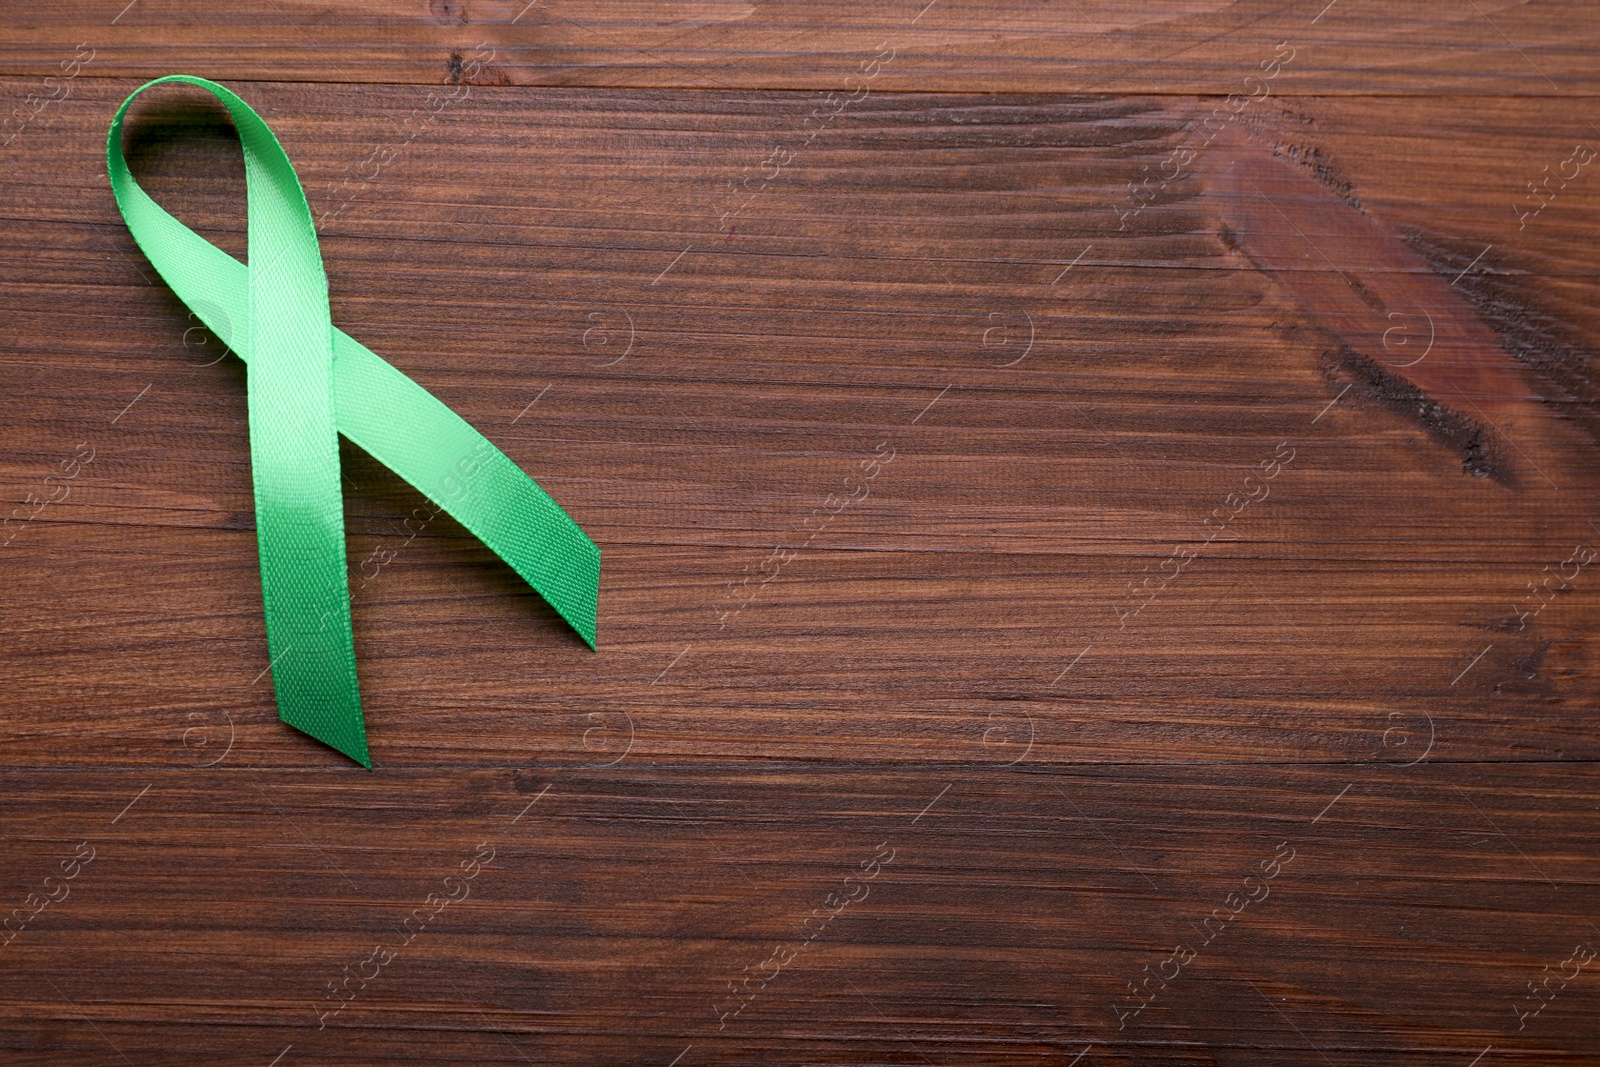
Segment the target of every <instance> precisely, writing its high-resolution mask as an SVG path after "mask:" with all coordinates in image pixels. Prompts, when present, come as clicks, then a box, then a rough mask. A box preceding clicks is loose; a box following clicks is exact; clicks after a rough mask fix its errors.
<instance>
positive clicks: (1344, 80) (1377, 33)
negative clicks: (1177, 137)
mask: <svg viewBox="0 0 1600 1067" xmlns="http://www.w3.org/2000/svg"><path fill="white" fill-rule="evenodd" d="M119 8H120V9H121V10H120V11H119V10H118V9H119ZM80 44H82V45H84V46H85V51H83V52H82V53H77V52H76V49H77V47H78V46H79V45H80ZM1280 46H1282V48H1281V49H1280ZM1597 46H1600V18H1596V16H1595V13H1594V12H1593V11H1592V10H1591V9H1590V8H1588V7H1586V6H1584V5H1582V4H1576V3H1561V4H1525V3H1520V2H1516V0H1474V2H1473V3H1470V4H1461V3H1457V2H1455V0H1418V2H1415V3H1408V4H1406V5H1404V6H1403V7H1399V8H1390V9H1385V10H1384V11H1383V12H1382V13H1381V15H1380V14H1379V13H1377V12H1375V11H1374V10H1373V7H1372V5H1371V4H1364V3H1360V2H1358V0H1332V2H1331V3H1330V2H1328V0H1306V2H1304V3H1284V2H1282V0H1242V2H1241V0H1160V2H1157V3H1146V4H1125V3H1118V2H1114V0H1070V2H1068V3H1065V4H1043V3H1021V4H1001V3H990V2H973V0H932V2H929V0H888V2H881V3H874V4H853V3H841V2H838V0H793V2H789V3H782V4H778V3H755V2H753V0H696V2H683V3H670V2H669V3H643V2H639V0H534V2H531V3H530V2H528V0H430V3H428V4H421V3H417V4H408V5H403V6H400V7H398V8H397V7H396V6H395V5H393V4H386V3H382V2H380V0H346V2H344V3H340V4H337V5H329V4H322V3H311V2H308V0H274V2H273V3H270V4H253V3H247V2H244V0H225V2H222V3H217V4H212V5H209V6H208V7H207V8H206V10H205V12H204V13H199V12H195V11H192V10H189V9H187V8H186V7H184V6H183V5H175V4H171V3H166V2H163V0H133V2H131V3H128V4H127V5H126V6H123V5H122V4H119V3H111V4H104V3H88V2H86V0H64V2H62V3H57V4H49V5H44V6H39V5H30V6H29V7H28V8H27V10H26V11H25V12H23V11H20V10H19V11H18V12H17V14H16V15H14V16H12V19H11V25H10V26H8V33H7V35H6V38H5V40H4V41H3V42H0V73H4V74H9V75H29V76H33V77H43V76H45V75H52V74H59V73H60V71H61V70H62V69H65V68H61V67H59V61H60V60H62V59H64V58H68V57H72V56H74V55H75V54H81V55H85V56H87V55H90V54H91V53H90V52H89V51H88V50H89V49H92V50H93V52H92V56H93V58H92V60H91V61H90V63H89V65H88V66H87V67H85V68H84V70H85V72H86V73H87V74H90V75H93V76H102V77H118V78H139V79H144V78H153V77H158V76H160V75H162V74H170V73H174V72H178V71H183V72H186V73H192V74H203V75H206V76H207V77H213V78H220V79H224V80H227V79H233V80H241V79H244V80H290V81H315V82H328V83H339V84H349V83H352V82H408V83H415V84H440V83H443V82H453V81H460V80H462V79H466V80H469V81H472V82H475V83H478V84H486V85H493V84H514V85H541V86H561V85H583V86H595V87H617V86H626V87H640V88H642V87H651V86H655V87H673V88H695V89H714V88H721V89H810V90H815V91H818V92H837V93H838V94H840V96H847V95H849V96H853V95H855V94H858V93H861V92H863V91H871V90H879V89H883V90H890V91H894V90H921V91H934V90H938V91H952V92H963V91H964V92H997V91H1003V92H1062V93H1083V92H1120V93H1146V92H1156V93H1207V94H1215V95H1217V96H1222V95H1224V94H1227V93H1238V94H1240V95H1248V94H1252V93H1255V94H1259V93H1261V92H1262V91H1263V89H1262V88H1261V87H1260V86H1259V85H1258V84H1256V83H1247V82H1245V79H1246V78H1247V77H1250V76H1252V75H1254V76H1257V77H1259V76H1260V75H1261V74H1262V71H1263V70H1264V69H1269V65H1270V64H1273V63H1275V62H1277V61H1278V60H1280V59H1282V58H1283V57H1285V56H1291V57H1292V59H1290V60H1288V61H1287V62H1286V63H1285V64H1284V65H1283V66H1282V68H1281V77H1279V78H1278V79H1277V80H1275V81H1273V82H1272V86H1271V88H1272V90H1273V91H1274V92H1276V93H1280V94H1281V93H1286V94H1289V95H1297V94H1324V95H1325V94H1358V95H1366V94H1373V93H1378V94H1390V93H1401V94H1421V95H1427V94H1436V93H1470V94H1492V95H1505V94H1515V95H1524V94H1537V95H1557V96H1592V95H1594V94H1595V93H1596V91H1597V87H1600V83H1597V81H1596V73H1595V69H1594V64H1593V62H1592V57H1593V54H1594V50H1595V48H1596V47H1597ZM880 64H881V65H880ZM863 75H866V77H863ZM45 91H46V92H50V91H53V90H52V87H46V90H45Z"/></svg>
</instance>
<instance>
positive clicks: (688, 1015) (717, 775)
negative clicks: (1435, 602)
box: [0, 759, 1600, 1067]
mask: <svg viewBox="0 0 1600 1067" xmlns="http://www.w3.org/2000/svg"><path fill="white" fill-rule="evenodd" d="M21 781H23V782H25V783H26V786H27V788H26V789H25V790H17V791H14V792H10V793H9V795H8V796H7V797H6V800H5V804H6V817H7V822H8V825H9V826H11V827H12V828H13V830H12V833H13V834H14V835H15V842H16V843H15V844H14V845H13V846H12V858H13V867H14V874H12V875H10V876H9V877H11V878H13V879H14V880H15V881H17V882H19V883H20V884H21V885H22V886H23V887H25V888H33V883H36V882H38V881H39V878H40V877H41V876H42V875H43V874H44V873H45V872H47V871H51V870H54V869H55V868H56V867H57V866H58V860H59V859H60V858H61V857H63V856H74V855H78V854H79V853H80V850H82V852H83V854H85V855H87V854H88V851H89V850H92V852H93V858H92V859H91V860H90V861H89V862H88V863H87V865H83V866H81V868H80V870H79V873H78V875H77V877H76V878H75V879H73V880H72V881H71V883H69V885H70V890H69V895H68V896H67V897H66V898H65V899H63V900H62V901H60V903H59V904H57V905H53V906H52V907H51V908H50V909H48V910H46V911H44V912H42V913H41V914H40V915H39V916H38V917H37V919H36V920H35V921H34V922H33V923H31V924H30V925H29V926H28V927H26V928H24V929H23V930H22V931H21V932H20V934H19V935H18V937H17V938H16V939H15V941H14V942H13V943H12V944H10V945H9V946H7V948H6V949H5V952H6V954H7V957H8V958H7V961H6V962H7V967H6V968H5V969H4V971H3V972H0V996H3V997H4V998H5V999H6V1001H7V1008H8V1011H7V1025H6V1027H5V1031H4V1034H5V1037H4V1039H5V1040H6V1042H7V1043H8V1045H9V1050H10V1051H11V1052H12V1053H13V1054H14V1055H15V1056H17V1057H20V1058H21V1061H30V1060H31V1061H32V1062H64V1061H66V1060H67V1059H70V1060H71V1061H72V1062H75V1063H85V1064H101V1063H104V1064H111V1063H115V1062H122V1061H121V1060H120V1059H119V1054H118V1052H117V1051H116V1050H120V1054H121V1055H125V1056H127V1057H128V1059H129V1060H130V1061H132V1062H137V1063H178V1062H181V1056H182V1055H183V1053H181V1052H179V1051H177V1050H180V1049H185V1048H194V1047H204V1048H206V1049H208V1050H209V1051H208V1053H207V1055H208V1056H211V1057H213V1058H214V1059H215V1061H216V1062H223V1063H248V1062H260V1063H267V1062H269V1061H270V1060H271V1059H272V1057H273V1056H274V1055H277V1054H279V1053H280V1051H281V1050H283V1049H285V1048H286V1047H289V1048H290V1049H291V1051H290V1052H289V1053H288V1054H287V1056H286V1057H285V1060H284V1062H299V1063H321V1062H345V1061H349V1062H363V1063H400V1062H416V1061H417V1060H418V1059H427V1060H428V1061H430V1062H436V1061H450V1062H472V1063H516V1062H523V1061H525V1060H527V1061H533V1062H541V1063H574V1064H576V1063H594V1062H601V1061H605V1062H645V1063H662V1064H666V1063H670V1062H672V1060H673V1058H674V1057H675V1056H681V1057H682V1058H681V1059H680V1060H679V1063H680V1067H681V1065H682V1064H691V1063H700V1064H705V1063H722V1062H730V1061H753V1060H757V1059H768V1060H770V1059H773V1058H779V1057H782V1058H788V1059H793V1060H798V1061H804V1062H863V1061H866V1062H907V1061H908V1060H909V1059H916V1058H918V1054H919V1053H920V1055H922V1056H926V1057H928V1058H929V1059H930V1060H932V1061H933V1062H935V1063H938V1062H947V1061H948V1060H950V1059H958V1060H960V1061H961V1062H974V1063H983V1064H1000V1063H1015V1062H1024V1063H1034V1062H1038V1063H1044V1062H1070V1059H1071V1058H1072V1057H1073V1056H1074V1055H1077V1054H1078V1053H1080V1052H1081V1051H1082V1050H1083V1049H1085V1048H1086V1047H1088V1048H1091V1049H1092V1052H1091V1054H1090V1055H1089V1056H1087V1057H1085V1058H1084V1060H1083V1061H1082V1062H1086V1063H1101V1064H1132V1063H1143V1062H1159V1063H1204V1062H1216V1061H1229V1062H1240V1063H1283V1062H1312V1061H1315V1060H1319V1057H1318V1056H1317V1052H1318V1051H1320V1052H1322V1053H1323V1054H1324V1055H1328V1056H1329V1057H1330V1058H1332V1057H1334V1056H1337V1057H1338V1060H1337V1061H1336V1062H1345V1063H1353V1064H1373V1065H1377V1064H1387V1063H1396V1062H1415V1063H1424V1062H1441V1061H1448V1060H1450V1059H1459V1060H1461V1061H1462V1062H1470V1060H1471V1058H1472V1057H1473V1056H1474V1055H1477V1054H1479V1053H1481V1052H1482V1050H1483V1049H1484V1048H1485V1047H1486V1046H1491V1045H1492V1046H1495V1047H1496V1049H1497V1050H1498V1049H1500V1048H1505V1047H1507V1046H1510V1047H1512V1048H1514V1049H1517V1050H1518V1052H1519V1055H1518V1056H1517V1058H1520V1059H1521V1060H1522V1061H1524V1062H1536V1061H1541V1060H1542V1061H1544V1062H1553V1061H1555V1060H1556V1059H1557V1058H1558V1057H1559V1050H1561V1049H1571V1048H1582V1047H1585V1046H1586V1045H1587V1043H1588V1042H1589V1041H1591V1040H1592V1037H1593V1034H1592V1026H1591V1025H1590V1020H1591V1019H1592V1005H1593V1002H1594V993H1593V990H1592V988H1591V986H1592V982H1593V976H1592V974H1589V973H1582V974H1581V977H1579V978H1578V979H1577V980H1575V981H1573V982H1572V983H1571V985H1570V987H1569V988H1567V989H1565V990H1562V989H1559V987H1558V986H1557V985H1556V984H1554V983H1553V984H1552V985H1551V987H1550V988H1551V990H1553V991H1555V998H1554V999H1553V1000H1552V1001H1550V1002H1548V1003H1547V1004H1546V1005H1545V1006H1544V1008H1543V1010H1542V1011H1540V1012H1539V1014H1538V1015H1536V1016H1533V1017H1531V1018H1528V1019H1526V1020H1525V1027H1524V1029H1523V1030H1522V1031H1521V1032H1518V1031H1517V1023H1518V1016H1517V1014H1516V1012H1515V1010H1514V1009H1515V1008H1516V1007H1518V1006H1522V1005H1525V1004H1528V1003H1532V1002H1531V1001H1529V1000H1528V997H1529V994H1528V992H1527V990H1526V988H1525V982H1526V981H1527V980H1528V979H1530V978H1532V979H1534V980H1536V981H1537V980H1538V979H1539V978H1541V977H1542V976H1543V975H1544V974H1546V973H1554V972H1557V971H1559V970H1560V969H1561V968H1560V964H1561V963H1562V962H1563V961H1564V960H1567V959H1569V958H1570V955H1569V954H1570V953H1571V951H1572V949H1573V945H1574V943H1586V944H1588V945H1593V944H1594V942H1595V939H1596V932H1595V931H1594V929H1593V927H1592V922H1593V921H1592V919H1591V918H1590V914H1591V912H1592V907H1591V905H1592V903H1593V885H1594V881H1595V878H1596V877H1597V875H1600V868H1597V861H1596V851H1595V844H1596V841H1595V828H1594V821H1593V819H1592V818H1591V817H1590V816H1589V815H1588V814H1587V812H1586V810H1585V809H1586V807H1587V804H1586V803H1585V798H1587V797H1591V796H1592V795H1593V791H1594V788H1595V784H1596V783H1595V777H1594V769H1593V767H1592V765H1588V766H1581V767H1580V766H1573V765H1566V766H1562V765H1558V764H1542V765H1536V766H1531V767H1529V766H1518V767H1509V766H1504V765H1501V766H1494V765H1476V766H1473V765H1462V764H1450V763H1442V764H1431V763H1430V764H1423V765H1419V766H1417V767H1412V768H1405V769H1398V768H1375V767H1371V766H1367V767H1299V768H1285V767H1279V768H1218V767H1192V766H1190V767H1143V768H1137V769H1135V768H1128V767H1116V768H1103V769H1088V768H1077V769H1065V768H1054V769H1052V768H1044V767H1029V766H1027V765H1019V766H1017V767H1012V768H994V767H989V768H982V767H974V766H971V765H968V766H965V767H943V768H918V769H915V770H900V769H892V768H885V767H882V766H877V765H873V764H869V763H856V764H850V763H839V762H836V763H833V764H831V765H830V766H826V767H817V766H803V765H795V764H781V763H771V762H766V763H758V764H748V765H740V764H738V763H733V762H728V763H724V764H723V765H721V766H720V767H716V768H705V769H691V768H687V767H681V766H673V765H671V764H666V763H659V762H657V763H649V762H643V761H641V762H638V763H635V762H633V761H632V760H631V759H630V760H629V761H625V762H623V763H621V764H619V765H617V766H616V767H613V768H608V769H605V770H600V771H584V770H570V769H569V770H558V769H551V768H545V767H525V768H522V769H519V770H517V771H515V772H512V773H508V772H507V770H506V769H504V768H502V769H498V770H492V771H491V770H484V771H470V772H469V771H460V770H458V771H457V772H456V773H453V774H449V775H440V774H436V773H433V772H430V771H420V772H418V771H399V772H396V771H385V772H382V773H381V774H380V775H368V774H365V773H351V774H346V775H342V776H339V777H338V780H337V781H336V780H334V778H332V777H331V776H328V775H326V774H325V773H321V772H310V773H307V772H304V771H287V770H277V771H272V770H261V769H249V768H245V767H238V766H234V767H230V766H229V765H228V764H223V765H221V766H219V767H217V768H214V769H211V770H205V771H193V770H182V769H158V768H151V767H145V768H141V769H138V770H126V771H121V772H106V771H102V772H98V773H95V774H93V775H89V776H86V775H85V774H84V773H83V772H81V771H40V772H30V773H28V774H26V775H25V776H23V777H22V779H21ZM146 785H148V786H149V790H148V792H144V793H143V794H142V795H139V794H140V790H141V789H142V788H143V787H144V786H146ZM136 795H137V796H136ZM130 798H136V802H135V803H134V804H133V806H132V807H131V808H128V807H127V805H128V803H129V800H130ZM124 810H125V814H121V815H120V821H116V822H113V821H112V820H113V819H114V818H117V817H118V813H119V812H123V811H124ZM519 816H520V818H519ZM180 859H181V862H178V861H179V860H180ZM1353 870H1356V871H1359V872H1360V878H1359V882H1353V881H1352V871H1353ZM469 873H470V874H471V875H472V876H471V877H468V874H469ZM1268 874H1270V875H1271V877H1265V876H1266V875H1268ZM850 877H853V878H854V879H856V880H855V881H851V882H846V881H845V879H846V878H850ZM447 879H450V881H447ZM1247 879H1249V881H1248V882H1247ZM1246 894H1248V898H1247V897H1246V896H1245V895H1246ZM430 895H431V896H432V897H434V898H435V899H443V898H447V897H448V898H453V902H452V903H449V904H444V905H440V904H438V903H432V904H430V903H428V901H429V898H430ZM847 897H848V898H851V899H850V902H849V903H844V902H843V901H845V899H846V898H847ZM1250 898H1253V899H1250ZM1246 899H1249V902H1248V903H1246V904H1244V905H1243V906H1241V905H1240V903H1239V901H1240V900H1246ZM408 918H410V920H411V921H410V923H409V924H408V923H407V919H408ZM1208 918H1209V919H1211V922H1210V923H1209V924H1208V923H1207V922H1206V920H1207V919H1208ZM807 919H810V920H811V921H810V924H809V925H807V922H806V920H807ZM1175 946H1176V947H1181V948H1182V949H1183V952H1182V953H1180V954H1178V956H1177V957H1176V958H1177V959H1179V960H1183V961H1184V962H1183V963H1182V964H1181V966H1180V965H1179V964H1177V963H1173V964H1171V965H1165V966H1164V964H1167V962H1168V961H1169V960H1173V959H1174V951H1175ZM378 948H382V949H383V951H382V952H378V953H376V954H375V950H376V949H378ZM368 960H370V961H372V962H371V964H370V965H369V966H366V967H363V966H362V964H363V962H364V961H368ZM780 961H781V962H780ZM1445 963H1447V964H1448V966H1442V964H1445ZM1544 966H1548V967H1549V968H1550V972H1545V971H1542V970H1541V968H1542V967H1544ZM1572 966H1573V965H1571V964H1569V965H1568V968H1567V970H1568V972H1569V973H1570V972H1571V970H1572ZM347 968H348V970H347ZM358 971H359V972H360V973H359V976H357V977H353V978H351V979H349V980H346V978H345V975H346V974H347V973H348V974H351V975H355V974H356V972H358ZM1158 973H1159V974H1160V975H1161V976H1163V978H1164V979H1165V980H1164V981H1163V980H1161V979H1157V980H1155V981H1151V982H1149V984H1148V985H1146V986H1144V989H1143V991H1142V992H1141V996H1142V997H1143V999H1144V1000H1146V1001H1147V1004H1146V1005H1145V1006H1144V1007H1143V1009H1142V1010H1140V1011H1138V1012H1137V1013H1133V1014H1131V1015H1130V1014H1129V1007H1128V1006H1129V1005H1130V1004H1134V1005H1137V1004H1138V1001H1137V1000H1135V998H1134V995H1133V994H1132V993H1130V991H1129V986H1130V985H1133V986H1134V987H1136V988H1137V987H1139V986H1140V984H1141V983H1144V982H1146V980H1147V976H1150V975H1156V974H1158ZM41 974H42V975H45V976H47V977H48V978H49V979H50V980H49V981H48V982H45V981H40V980H39V979H38V976H39V975H41ZM198 976H203V978H204V980H203V981H198V980H196V978H197V977H198ZM330 983H333V984H343V985H344V986H345V990H346V991H345V994H344V995H343V997H341V998H338V999H335V998H334V997H332V996H331V995H329V994H327V992H326V988H325V987H326V986H327V985H328V984H330ZM52 984H53V986H54V988H52ZM730 986H732V988H733V991H732V992H730ZM1524 1010H1530V1009H1527V1008H1524ZM1508 1031H1509V1032H1510V1033H1511V1035H1512V1036H1509V1037H1508ZM1507 1059H1509V1060H1510V1061H1511V1062H1515V1059H1510V1058H1509V1057H1507Z"/></svg>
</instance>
